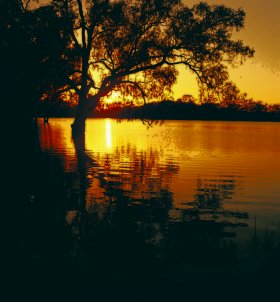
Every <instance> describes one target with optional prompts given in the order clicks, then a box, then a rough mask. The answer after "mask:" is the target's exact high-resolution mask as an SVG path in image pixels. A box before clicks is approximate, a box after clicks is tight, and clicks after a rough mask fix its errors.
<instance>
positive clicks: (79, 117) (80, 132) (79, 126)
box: [71, 95, 87, 138]
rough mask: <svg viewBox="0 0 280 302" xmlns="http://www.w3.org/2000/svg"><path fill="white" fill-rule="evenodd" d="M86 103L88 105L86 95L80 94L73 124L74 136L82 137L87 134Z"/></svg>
mask: <svg viewBox="0 0 280 302" xmlns="http://www.w3.org/2000/svg"><path fill="white" fill-rule="evenodd" d="M86 105H87V99H86V97H85V96H83V95H80V97H79V103H78V106H77V110H76V115H75V119H74V122H73V124H72V125H71V127H72V136H73V138H77V137H82V136H84V134H85V130H86V118H87V114H86Z"/></svg>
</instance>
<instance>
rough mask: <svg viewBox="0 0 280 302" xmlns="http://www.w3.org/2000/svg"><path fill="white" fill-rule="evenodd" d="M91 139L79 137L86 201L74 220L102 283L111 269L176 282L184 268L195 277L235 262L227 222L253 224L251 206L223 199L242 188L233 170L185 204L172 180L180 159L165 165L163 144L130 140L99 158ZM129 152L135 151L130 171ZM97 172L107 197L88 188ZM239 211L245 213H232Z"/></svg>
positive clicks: (122, 276) (123, 275)
mask: <svg viewBox="0 0 280 302" xmlns="http://www.w3.org/2000/svg"><path fill="white" fill-rule="evenodd" d="M84 146H85V143H84V140H83V141H82V142H80V141H78V142H77V141H76V142H75V148H76V154H77V161H78V171H79V177H80V183H81V184H80V190H81V191H83V192H81V200H83V202H82V206H81V208H80V209H79V212H80V213H79V215H78V216H77V217H76V220H74V221H73V222H72V227H74V229H75V230H77V229H79V230H80V231H79V236H78V238H79V243H78V245H79V247H78V249H79V252H78V255H79V258H80V259H83V260H81V261H82V263H83V264H84V265H85V263H86V269H85V270H86V271H87V272H88V275H90V276H91V277H90V278H91V280H94V281H95V282H98V284H102V282H105V280H106V279H107V277H108V275H110V276H111V281H112V282H113V283H114V284H118V285H120V284H121V283H123V282H124V283H125V284H129V285H130V286H132V285H133V284H134V282H136V283H137V282H140V283H141V282H144V283H145V285H148V284H149V282H153V284H154V283H157V282H159V283H160V282H161V281H162V280H163V279H164V280H165V281H166V280H168V282H176V281H175V280H177V277H178V276H180V278H183V279H184V280H190V279H192V278H196V277H198V275H199V272H201V270H202V271H204V272H208V273H210V272H213V271H214V272H215V271H218V272H220V271H223V272H230V271H231V270H233V269H234V265H235V263H236V249H237V247H238V246H237V244H236V243H235V242H234V241H233V240H232V239H233V238H234V237H235V236H236V234H235V232H234V231H233V230H232V229H231V230H228V229H227V228H228V227H230V228H232V227H244V226H246V224H245V223H244V222H243V221H244V220H246V219H247V218H248V214H247V213H238V212H234V211H233V212H229V211H224V210H223V207H222V205H223V202H224V201H225V200H226V199H228V198H230V196H231V195H232V194H233V191H234V189H235V180H234V178H233V177H230V178H229V179H225V180H222V181H221V183H217V182H215V180H214V181H213V183H212V184H209V183H208V182H207V180H198V188H197V194H196V195H195V196H194V202H192V203H189V204H188V205H189V206H190V208H188V209H177V208H175V207H174V204H173V194H172V192H171V191H170V190H169V188H168V187H169V186H168V184H169V182H170V180H171V179H172V175H175V174H177V173H178V171H179V166H176V165H175V164H172V163H171V164H168V165H166V166H165V167H164V168H163V167H159V162H158V159H157V152H156V151H155V150H150V152H148V153H146V154H144V153H138V152H136V150H135V149H133V148H132V147H131V146H127V147H126V148H125V147H121V148H117V149H116V150H115V152H114V153H113V154H111V155H103V156H101V157H100V156H97V157H96V158H95V157H94V156H95V155H93V154H90V153H89V152H87V151H86V150H85V148H84ZM124 155H125V156H128V158H129V159H130V160H129V167H125V169H124V170H125V173H124V171H122V168H121V158H122V156H124ZM97 167H98V169H100V170H98V169H96V168H97ZM155 169H156V170H157V171H158V173H159V177H158V182H157V180H155V179H154V178H151V180H150V182H149V177H150V176H151V175H152V173H153V171H154V170H155ZM115 170H118V171H119V173H116V171H115ZM93 171H94V172H93ZM92 174H94V177H95V178H96V179H98V181H99V182H98V185H99V186H100V188H102V192H103V198H102V199H101V200H97V199H95V198H94V197H93V196H90V194H88V193H87V191H88V192H89V191H90V190H91V185H93V182H92V181H90V180H89V179H92V178H91V177H89V176H91V175H92ZM143 183H144V186H143ZM152 183H153V185H151V184H152ZM155 183H156V185H155ZM135 192H138V194H135ZM139 192H141V193H139ZM143 193H144V194H143ZM172 211H173V212H174V211H178V212H179V215H178V216H179V217H180V219H174V217H173V215H172ZM221 217H222V218H221ZM233 217H234V218H237V220H236V219H235V220H234V221H232V219H231V218H233ZM240 219H241V220H242V222H240V221H239V220H240ZM96 271H98V273H97V274H95V273H96ZM94 272H95V273H94ZM132 276H133V277H132ZM182 276H183V277H182ZM131 277H132V279H130V278H131ZM169 278H173V279H174V280H173V281H172V280H169ZM143 279H145V281H143ZM177 281H178V280H177Z"/></svg>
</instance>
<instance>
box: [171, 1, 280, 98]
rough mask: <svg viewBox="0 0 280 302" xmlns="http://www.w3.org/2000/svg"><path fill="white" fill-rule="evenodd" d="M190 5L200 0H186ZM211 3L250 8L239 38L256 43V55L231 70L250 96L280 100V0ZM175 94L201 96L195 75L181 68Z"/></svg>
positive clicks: (234, 78)
mask: <svg viewBox="0 0 280 302" xmlns="http://www.w3.org/2000/svg"><path fill="white" fill-rule="evenodd" d="M183 2H184V3H186V4H187V5H188V6H192V5H193V4H196V3H199V2H201V1H198V0H183ZM206 2H208V3H209V4H225V5H227V6H230V7H232V8H240V7H241V8H243V9H244V10H245V12H246V20H245V28H244V29H243V30H242V31H241V32H240V33H238V34H237V35H236V37H237V38H239V39H242V40H244V41H245V43H246V44H248V45H250V46H252V47H253V48H254V49H255V51H256V53H255V58H254V59H250V60H247V62H246V63H245V64H244V65H243V66H240V67H238V68H237V69H234V70H231V72H230V74H231V80H233V81H234V82H235V83H236V84H237V85H238V87H239V88H240V89H241V91H242V92H247V93H248V95H249V97H252V98H254V99H255V100H262V101H264V102H267V103H280V34H279V32H280V15H279V12H280V1H279V0H268V1H264V0H209V1H206ZM180 70H181V73H180V77H179V79H178V83H177V84H176V86H175V87H174V96H175V98H176V97H180V96H181V95H182V94H184V93H186V92H187V93H190V94H193V95H194V96H197V85H196V81H195V79H194V77H193V76H192V75H191V74H190V73H187V72H186V71H185V69H184V68H181V69H180Z"/></svg>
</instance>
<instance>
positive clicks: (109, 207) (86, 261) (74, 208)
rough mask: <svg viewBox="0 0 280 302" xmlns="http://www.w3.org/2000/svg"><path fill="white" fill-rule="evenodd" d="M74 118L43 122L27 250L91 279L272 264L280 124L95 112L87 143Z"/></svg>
mask: <svg viewBox="0 0 280 302" xmlns="http://www.w3.org/2000/svg"><path fill="white" fill-rule="evenodd" d="M71 122H72V120H71V119H50V121H49V124H47V125H44V124H43V122H42V121H41V120H39V121H38V142H37V143H36V144H35V148H33V149H34V150H35V151H34V152H33V153H32V155H31V156H30V159H29V160H30V162H32V164H31V165H30V171H29V172H28V173H27V175H29V176H28V177H27V179H26V180H25V182H26V190H27V192H26V194H27V195H26V196H27V197H26V207H25V225H26V226H25V228H26V229H24V231H22V232H23V233H24V235H22V241H23V242H22V253H23V254H24V255H25V257H27V258H28V259H31V260H32V259H59V261H62V262H63V261H64V262H65V261H66V262H67V263H71V266H72V267H75V269H73V270H74V271H75V270H78V271H79V272H80V271H82V273H81V274H83V275H84V276H86V277H85V279H86V280H87V282H88V284H89V285H88V286H89V287H90V286H91V285H92V284H96V286H102V285H104V284H107V283H108V280H110V284H115V285H119V284H125V286H135V284H141V285H142V286H145V285H146V286H149V285H151V282H153V284H154V283H156V284H162V282H163V284H165V283H168V284H170V283H172V282H173V283H172V284H180V282H181V283H182V282H185V281H190V280H197V279H199V280H201V278H208V277H207V276H209V274H211V276H212V275H213V274H217V275H220V274H224V273H227V274H230V276H231V277H233V276H234V277H233V278H239V279H240V278H241V279H242V278H246V276H251V275H253V276H254V275H255V274H257V273H259V272H263V271H267V270H268V269H270V268H271V267H273V266H274V265H275V259H276V256H275V253H276V252H275V250H277V252H278V251H279V247H280V240H279V230H280V185H279V183H280V157H279V153H280V124H279V123H254V122H205V121H166V122H164V123H163V124H154V125H152V126H151V127H150V126H149V125H147V124H143V123H142V122H141V121H133V122H128V121H122V122H117V121H116V120H112V119H90V120H88V122H87V131H86V137H85V142H84V145H83V142H82V143H74V142H73V141H72V139H71V127H70V125H71ZM26 221H28V223H26ZM26 234H28V235H26ZM274 258H275V259H274ZM267 259H268V260H267ZM277 259H278V258H277ZM278 260H279V259H278ZM32 261H33V260H32ZM73 263H74V264H73ZM65 266H66V267H67V269H66V271H68V270H69V266H68V265H66V264H65ZM75 273H76V271H75ZM164 282H165V283H164Z"/></svg>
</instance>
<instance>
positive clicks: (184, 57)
mask: <svg viewBox="0 0 280 302" xmlns="http://www.w3.org/2000/svg"><path fill="white" fill-rule="evenodd" d="M53 5H54V7H55V9H56V10H57V14H59V15H61V16H63V17H64V18H65V24H66V26H65V30H66V31H70V33H71V37H72V44H71V47H72V48H74V49H76V50H77V52H78V55H79V62H78V63H77V64H76V65H75V67H74V69H73V71H72V74H71V75H69V78H68V88H69V89H74V91H75V92H76V94H77V95H78V98H79V101H78V106H77V111H76V117H75V120H74V123H73V125H72V128H73V134H75V133H76V134H78V133H82V132H84V130H85V120H86V118H87V117H88V115H89V114H90V113H92V111H93V110H94V109H95V108H96V107H97V106H98V104H99V103H100V101H101V100H102V98H103V97H105V96H108V95H109V94H110V93H111V92H112V91H114V90H118V91H120V92H121V93H122V94H123V95H124V96H126V95H130V96H132V97H133V98H134V99H135V98H143V99H144V101H145V99H146V98H147V97H149V98H157V99H159V98H160V97H161V96H163V95H165V94H166V92H168V91H170V88H171V86H172V84H174V83H175V81H176V77H177V70H176V65H179V64H182V65H185V66H186V67H187V68H188V69H190V70H191V71H192V72H193V73H195V75H196V76H197V78H198V79H199V80H200V81H201V82H202V83H204V84H206V85H207V86H209V87H214V86H217V85H220V84H221V83H223V82H224V81H225V80H226V79H227V67H226V63H230V64H235V63H236V62H240V61H241V62H242V60H243V59H244V58H246V57H251V56H252V55H253V53H254V51H253V50H252V49H251V48H250V47H248V46H245V45H244V44H243V42H242V41H234V40H232V39H231V38H232V37H231V36H232V32H233V31H235V30H236V31H238V30H240V29H241V28H242V27H243V26H244V18H245V13H244V11H243V10H241V9H239V10H233V9H231V8H227V7H225V6H224V5H218V6H209V5H208V4H206V3H200V4H197V5H195V6H193V7H192V8H188V7H186V6H184V5H183V4H182V3H181V1H179V0H172V1H170V0H168V1H167V0H163V1H158V0H151V1H150V0H149V1H148V0H141V1H140V0H139V1H138V0H137V1H128V0H119V1H108V0H98V1H93V0H87V1H82V0H54V1H53ZM65 88H67V87H65Z"/></svg>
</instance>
